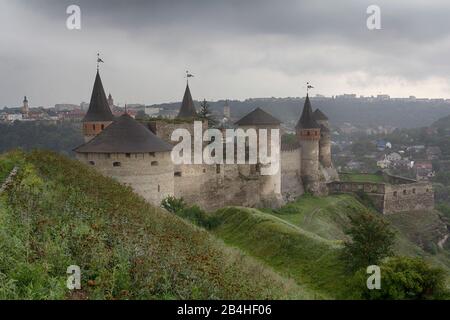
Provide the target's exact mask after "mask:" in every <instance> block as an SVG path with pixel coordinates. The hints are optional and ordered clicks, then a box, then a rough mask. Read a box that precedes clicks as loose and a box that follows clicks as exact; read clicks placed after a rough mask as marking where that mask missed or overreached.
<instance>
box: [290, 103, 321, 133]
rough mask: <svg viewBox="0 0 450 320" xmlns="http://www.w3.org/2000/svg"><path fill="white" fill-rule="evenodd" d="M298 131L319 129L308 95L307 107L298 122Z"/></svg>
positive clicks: (305, 106)
mask: <svg viewBox="0 0 450 320" xmlns="http://www.w3.org/2000/svg"><path fill="white" fill-rule="evenodd" d="M295 127H296V128H297V129H318V128H320V126H319V124H318V123H317V122H316V120H314V115H313V111H312V107H311V101H310V100H309V95H306V99H305V105H304V107H303V112H302V115H301V117H300V119H299V120H298V123H297V125H296V126H295Z"/></svg>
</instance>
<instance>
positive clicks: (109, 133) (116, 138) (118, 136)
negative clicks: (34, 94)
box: [74, 113, 172, 153]
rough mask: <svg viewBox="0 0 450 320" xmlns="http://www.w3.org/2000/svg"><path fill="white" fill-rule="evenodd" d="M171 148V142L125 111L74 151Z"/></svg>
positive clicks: (103, 151)
mask: <svg viewBox="0 0 450 320" xmlns="http://www.w3.org/2000/svg"><path fill="white" fill-rule="evenodd" d="M171 150H172V145H171V144H169V143H167V142H165V141H164V140H162V139H161V138H159V137H158V136H156V135H155V134H154V133H153V132H151V131H150V130H149V129H148V128H147V127H145V126H144V125H142V124H140V123H139V122H137V121H136V120H135V119H133V118H132V117H130V115H128V114H127V113H125V114H123V115H122V116H120V117H119V118H118V119H117V120H116V121H114V122H113V123H112V124H110V125H109V126H108V127H106V129H105V130H103V131H102V132H101V133H100V134H99V135H97V136H96V137H95V138H94V139H92V140H91V141H89V142H87V143H85V144H83V145H81V146H79V147H78V148H76V149H75V150H74V151H75V152H78V153H146V152H168V151H171Z"/></svg>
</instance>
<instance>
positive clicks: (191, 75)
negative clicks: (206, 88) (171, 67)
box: [186, 70, 194, 85]
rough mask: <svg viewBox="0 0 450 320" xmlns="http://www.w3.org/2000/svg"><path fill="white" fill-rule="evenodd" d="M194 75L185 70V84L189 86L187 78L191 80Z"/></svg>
mask: <svg viewBox="0 0 450 320" xmlns="http://www.w3.org/2000/svg"><path fill="white" fill-rule="evenodd" d="M193 77H194V75H193V74H192V73H190V72H189V70H186V83H187V84H188V85H189V78H193Z"/></svg>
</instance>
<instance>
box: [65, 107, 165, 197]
mask: <svg viewBox="0 0 450 320" xmlns="http://www.w3.org/2000/svg"><path fill="white" fill-rule="evenodd" d="M171 150H172V145H171V144H169V143H167V142H165V141H163V140H162V139H161V138H159V137H157V136H156V135H155V134H153V133H152V132H151V131H150V130H149V129H148V128H146V127H145V126H144V125H142V124H140V123H139V122H137V121H136V120H134V119H133V118H132V117H131V116H129V115H128V114H124V115H122V116H121V117H119V118H118V119H117V120H116V121H114V122H113V123H112V124H111V125H110V126H108V128H106V129H105V130H104V131H102V132H101V133H100V134H98V135H97V136H96V137H95V139H92V140H90V141H89V142H87V143H85V144H83V145H81V146H79V147H78V148H76V149H75V150H74V151H75V152H76V156H77V159H78V160H80V161H81V162H83V163H85V164H87V165H89V166H91V167H93V168H95V169H96V170H97V171H99V172H100V173H102V174H103V175H105V176H108V177H111V178H114V179H116V180H118V181H119V182H121V183H122V184H125V185H128V186H130V187H131V188H132V189H133V190H134V191H135V192H136V193H138V194H139V195H141V196H142V197H143V198H144V199H145V200H147V201H148V202H150V203H152V204H154V205H155V206H159V205H160V204H161V201H162V200H163V199H165V198H166V197H168V196H173V195H174V166H173V162H172V158H171Z"/></svg>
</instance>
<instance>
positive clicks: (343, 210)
mask: <svg viewBox="0 0 450 320" xmlns="http://www.w3.org/2000/svg"><path fill="white" fill-rule="evenodd" d="M364 210H367V208H366V207H365V206H364V205H363V204H361V203H360V202H359V201H358V200H357V199H356V198H355V197H353V196H351V195H334V196H329V197H325V198H318V197H312V196H304V197H302V198H301V199H300V200H298V201H296V202H293V203H290V204H288V205H287V206H285V207H283V208H281V209H280V210H275V211H272V210H265V212H262V211H259V210H256V209H248V208H224V209H221V210H219V211H217V212H216V213H215V215H217V216H218V217H219V218H220V220H221V222H222V223H221V225H220V226H219V227H218V228H217V229H215V231H214V232H215V234H217V235H218V236H219V237H221V238H222V239H223V240H224V241H225V243H227V244H229V245H234V246H236V247H238V248H241V249H242V250H244V251H245V252H247V253H248V254H250V255H253V256H254V257H256V258H258V259H260V260H261V261H263V262H264V263H266V264H267V265H270V266H271V267H273V268H274V269H275V270H276V271H279V272H280V273H281V274H282V275H285V276H289V277H292V278H293V279H295V281H296V282H297V283H298V284H301V285H303V286H305V287H306V288H308V289H310V290H313V291H314V292H316V297H322V298H349V297H351V292H349V291H348V280H349V279H348V276H346V275H345V274H344V272H343V266H342V265H341V261H340V260H339V259H338V255H339V251H340V248H341V246H340V245H341V243H342V240H344V239H345V235H344V229H345V228H346V227H347V226H348V225H349V221H348V218H347V216H348V215H349V214H350V215H354V214H358V213H360V212H362V211H364ZM385 218H386V219H388V221H390V222H391V226H392V228H393V229H394V230H395V231H396V245H395V251H396V254H398V255H407V256H420V257H423V258H425V259H426V260H428V261H430V262H431V263H433V264H434V265H438V266H440V267H442V268H445V269H446V270H450V259H449V252H448V251H445V250H442V249H437V250H436V252H434V254H430V253H428V252H426V251H425V250H423V248H422V247H421V246H420V243H419V242H415V240H417V239H415V238H414V237H413V235H417V234H421V236H422V238H423V239H425V238H427V239H432V238H433V237H434V238H433V239H436V237H435V236H434V234H435V233H436V229H435V227H438V228H442V227H443V226H442V224H439V223H438V222H437V220H436V219H438V216H437V212H434V211H431V212H422V213H421V214H419V213H405V214H400V215H392V216H388V217H385ZM426 221H427V222H426ZM427 226H428V227H427ZM430 226H434V227H433V228H432V227H430ZM430 241H431V240H430ZM434 241H435V240H434Z"/></svg>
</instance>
